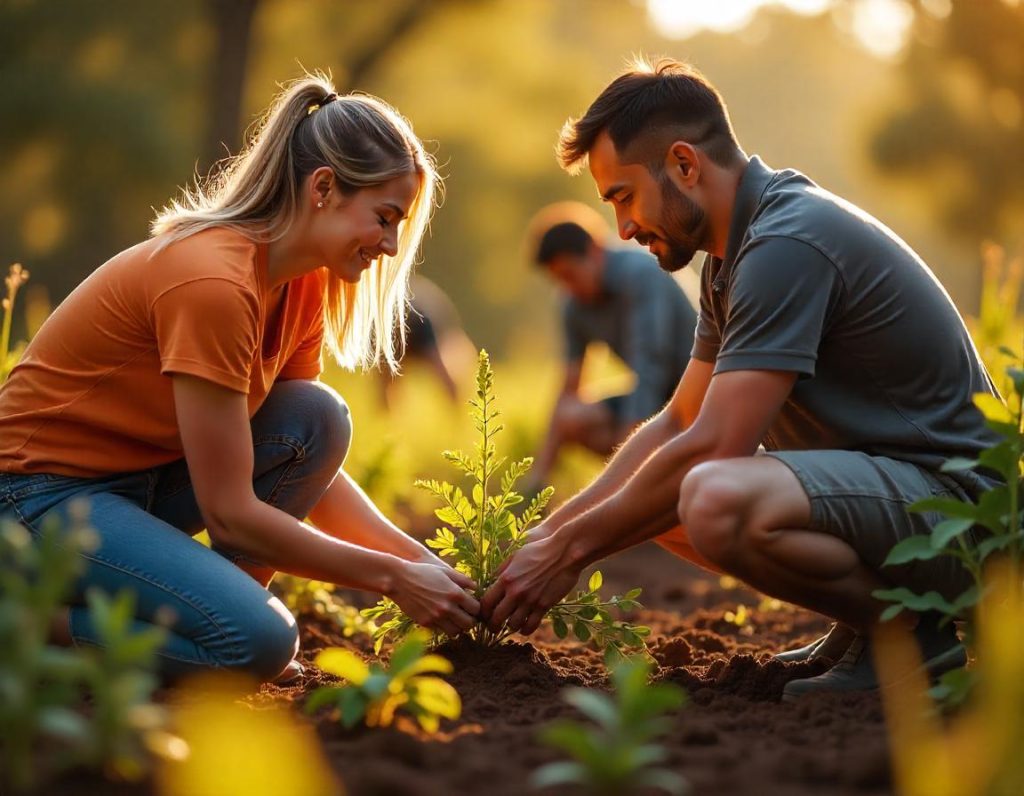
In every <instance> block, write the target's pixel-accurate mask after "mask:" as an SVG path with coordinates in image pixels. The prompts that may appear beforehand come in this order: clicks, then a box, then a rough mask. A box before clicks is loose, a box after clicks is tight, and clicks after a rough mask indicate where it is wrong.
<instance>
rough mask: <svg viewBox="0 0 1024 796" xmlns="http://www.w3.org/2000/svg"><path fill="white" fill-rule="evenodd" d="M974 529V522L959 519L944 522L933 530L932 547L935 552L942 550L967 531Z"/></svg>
mask: <svg viewBox="0 0 1024 796" xmlns="http://www.w3.org/2000/svg"><path fill="white" fill-rule="evenodd" d="M973 527H974V520H972V519H964V518H963V517H957V518H955V519H951V520H943V521H942V522H940V523H939V524H938V525H936V526H935V527H934V528H932V535H931V545H932V547H933V548H934V549H935V550H941V549H942V548H944V547H945V546H946V545H948V544H949V543H950V542H951V541H952V540H953V539H955V538H956V537H957V536H959V535H960V534H962V533H964V532H965V531H969V530H970V529H971V528H973Z"/></svg>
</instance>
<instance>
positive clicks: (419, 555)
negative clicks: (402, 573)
mask: <svg viewBox="0 0 1024 796" xmlns="http://www.w3.org/2000/svg"><path fill="white" fill-rule="evenodd" d="M309 519H310V521H311V522H312V523H313V524H314V525H315V526H316V527H317V528H319V529H320V530H321V531H323V532H324V533H326V534H328V535H329V536H333V537H334V538H335V539H342V540H344V541H347V542H351V543H352V544H356V545H359V546H360V547H366V548H368V549H370V550H378V551H380V552H383V553H390V554H392V555H395V556H398V557H399V558H404V559H406V560H409V561H420V560H424V559H425V558H433V557H434V556H433V554H432V553H431V552H430V551H429V550H428V549H427V548H426V547H424V546H423V545H422V544H420V542H418V541H417V540H416V539H413V538H412V537H411V536H409V535H408V534H406V533H404V532H403V531H402V530H401V529H400V528H398V527H397V526H395V524H394V523H392V522H391V521H390V520H388V518H387V517H385V516H384V515H383V514H382V513H381V512H380V510H379V509H378V508H377V507H376V506H375V505H374V504H373V501H371V500H370V498H369V497H367V495H366V493H365V492H363V490H362V489H360V487H359V485H358V484H356V482H355V481H353V480H352V479H351V478H350V477H349V475H348V474H347V473H346V472H345V471H344V470H340V471H339V472H338V477H337V478H335V479H334V481H333V482H332V483H331V485H330V486H329V487H328V488H327V491H326V492H324V495H323V497H322V498H320V502H319V503H317V504H316V506H314V508H313V510H312V511H310V512H309Z"/></svg>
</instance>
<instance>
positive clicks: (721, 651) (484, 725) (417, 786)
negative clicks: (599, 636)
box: [49, 544, 892, 796]
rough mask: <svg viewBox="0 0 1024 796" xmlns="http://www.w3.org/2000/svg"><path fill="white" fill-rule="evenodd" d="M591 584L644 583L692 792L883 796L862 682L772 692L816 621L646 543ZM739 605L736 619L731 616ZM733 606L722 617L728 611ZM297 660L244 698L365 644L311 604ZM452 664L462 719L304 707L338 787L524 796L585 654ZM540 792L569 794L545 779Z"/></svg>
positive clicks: (660, 675)
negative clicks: (683, 697) (782, 653)
mask: <svg viewBox="0 0 1024 796" xmlns="http://www.w3.org/2000/svg"><path fill="white" fill-rule="evenodd" d="M600 569H601V570H602V572H603V574H604V586H603V588H602V592H603V593H605V594H612V593H623V592H625V591H626V590H628V589H630V588H633V587H635V586H641V587H643V590H644V591H643V594H642V596H641V597H640V600H641V602H643V604H644V608H643V609H640V610H638V611H636V612H635V614H634V615H633V617H632V619H633V621H636V622H639V623H641V624H645V625H648V626H650V627H651V631H652V632H651V636H650V639H649V649H650V651H651V653H652V655H653V657H654V659H655V660H656V662H657V664H658V669H657V671H656V673H655V677H656V679H658V680H665V681H669V682H673V683H677V684H679V685H681V686H683V687H684V688H685V690H686V691H687V694H688V700H687V703H686V705H685V706H684V707H683V709H682V710H680V711H679V713H678V715H677V716H676V718H675V726H674V728H673V730H672V732H671V733H670V734H669V735H667V736H666V737H665V739H664V741H663V743H664V745H665V746H666V748H667V749H668V751H669V758H668V761H667V764H666V765H667V766H668V767H670V768H672V769H673V770H675V771H676V772H678V773H679V774H681V775H683V776H684V777H685V778H686V779H687V780H688V782H689V783H690V785H691V787H692V790H691V792H692V793H693V794H716V795H717V796H747V794H758V796H761V795H763V796H769V795H772V796H812V794H813V795H814V796H820V795H821V794H836V795H837V796H838V795H839V794H844V795H845V794H859V795H862V796H869V795H870V796H875V795H876V794H889V793H892V783H891V777H890V767H889V766H890V764H889V753H888V747H887V742H886V732H885V725H884V720H883V715H882V707H881V703H880V701H879V698H878V697H877V696H876V695H822V696H817V695H816V696H809V697H804V698H803V699H801V700H800V701H798V702H795V703H789V702H782V701H781V696H782V689H783V686H784V685H785V683H786V682H787V681H789V680H791V679H794V678H798V677H807V676H812V675H814V674H817V673H818V672H820V671H822V670H823V669H822V666H821V665H820V664H817V665H815V664H810V665H809V664H782V663H779V662H777V661H773V660H772V659H771V656H772V653H773V652H777V651H779V650H781V649H785V648H788V647H792V646H799V645H800V644H801V643H803V642H806V641H808V640H810V639H813V638H814V637H816V636H818V635H820V634H821V633H822V632H823V631H824V630H825V629H827V626H828V625H827V622H826V621H825V620H824V619H823V618H822V617H820V616H817V615H814V614H811V613H809V612H806V611H801V610H797V609H794V608H792V607H791V606H788V605H785V604H782V603H779V602H778V601H774V600H767V599H765V598H764V597H762V596H761V595H758V594H756V593H754V592H752V591H749V590H747V589H745V588H742V587H740V586H738V585H735V584H734V583H731V582H729V581H728V579H725V580H721V579H719V578H718V577H716V576H711V575H708V574H707V573H703V572H700V571H698V570H697V569H695V568H693V567H691V566H689V565H687V564H685V563H684V562H681V561H680V560H679V559H676V558H674V557H673V556H671V555H669V554H668V553H666V552H664V551H662V550H661V549H660V548H658V547H656V546H655V545H653V544H650V545H644V546H641V547H638V548H635V549H633V550H631V551H627V552H626V553H623V554H620V555H619V556H617V557H615V558H613V559H610V560H608V561H605V562H603V563H602V565H601V567H600ZM740 605H743V606H745V607H746V616H745V618H744V619H743V621H742V623H739V622H737V621H736V617H735V613H736V612H737V609H738V607H739V606H740ZM727 612H732V613H733V614H734V616H733V621H729V620H728V619H727V618H726V614H727ZM300 625H301V627H302V644H303V648H302V653H301V660H302V661H303V662H304V663H305V664H306V672H305V674H304V675H303V677H302V678H301V680H300V681H298V682H297V683H295V684H293V685H290V686H288V687H279V686H271V685H268V686H264V687H263V689H262V690H261V691H260V693H259V694H257V695H254V696H253V697H251V698H250V701H251V702H252V703H253V704H254V706H266V705H267V704H268V703H277V702H281V703H296V704H295V707H296V708H298V707H299V705H298V703H301V702H302V701H303V700H304V698H305V696H306V695H307V694H308V693H309V692H310V691H311V690H312V689H314V688H316V687H317V686H318V685H321V684H325V683H332V682H334V680H333V678H332V677H330V676H329V675H325V674H324V673H322V672H320V671H319V670H317V669H316V667H315V666H313V664H312V661H313V658H314V657H315V656H316V653H317V652H318V651H319V650H321V649H323V648H324V647H328V646H340V647H345V648H348V649H352V650H354V651H356V652H358V653H360V654H361V655H363V656H364V657H367V658H369V657H370V656H371V651H370V649H371V644H370V641H369V640H368V639H367V638H365V637H361V638H353V639H345V638H343V637H342V635H341V633H340V632H339V629H338V628H337V627H336V626H333V625H331V624H330V623H329V622H327V621H325V620H322V619H318V618H316V617H306V618H304V619H303V620H302V621H301V622H300ZM440 652H441V654H443V655H445V656H446V657H448V658H449V659H450V660H451V661H452V663H453V664H454V667H455V671H454V673H453V674H452V675H451V676H450V678H449V679H450V681H451V683H452V684H453V685H454V686H455V688H456V689H457V691H458V692H459V694H460V696H461V698H462V702H463V711H462V717H461V718H460V719H459V720H458V721H456V722H445V723H444V724H443V725H442V729H441V732H440V733H438V734H437V735H435V736H427V735H425V734H424V733H423V732H422V731H420V730H419V728H418V727H417V726H416V725H415V724H413V723H412V722H410V721H402V722H400V723H398V724H397V725H396V726H392V727H390V728H386V729H366V728H357V729H354V730H346V729H344V728H343V727H342V726H341V724H340V723H339V722H338V721H337V720H336V717H333V716H332V715H331V714H330V712H329V711H326V710H325V711H321V712H320V713H319V714H317V715H315V716H313V717H312V718H310V719H309V720H310V721H312V722H314V723H315V727H316V730H317V733H318V735H319V737H320V739H321V741H322V743H323V747H324V750H325V753H326V755H327V758H328V760H329V762H330V764H331V766H332V768H333V769H334V770H335V771H336V772H337V774H338V776H339V778H340V780H341V781H342V782H343V783H344V785H345V788H346V790H347V792H348V793H349V794H351V796H451V794H460V795H466V796H473V794H486V796H522V795H523V794H527V793H530V792H535V791H531V787H530V785H529V782H528V780H529V776H530V774H531V772H533V771H534V770H535V769H536V768H537V767H539V766H541V765H543V764H544V763H548V762H551V761H553V760H555V759H557V755H556V753H555V752H553V751H551V750H550V749H548V748H547V747H545V746H544V745H542V744H541V743H540V742H539V741H538V739H537V734H538V731H539V729H540V728H541V727H542V726H543V725H544V724H545V723H546V722H549V721H551V720H552V719H557V718H563V717H572V718H578V714H576V713H575V711H574V709H573V708H571V707H570V706H568V705H567V704H566V703H565V702H563V701H562V700H561V699H560V696H559V692H560V691H561V690H562V689H563V688H566V687H568V686H581V685H582V686H593V687H598V688H605V687H607V685H608V673H607V670H606V669H605V667H604V665H603V663H602V658H601V655H600V653H599V652H598V651H596V650H593V649H591V648H589V647H588V646H586V645H584V644H582V643H580V642H577V641H575V640H571V639H566V640H559V639H557V638H556V637H555V635H554V634H553V633H552V632H551V631H550V629H547V628H541V630H539V631H538V632H537V633H536V634H534V636H532V637H531V638H530V639H528V640H527V639H517V640H513V641H511V642H510V643H507V644H505V645H502V646H501V647H499V648H495V649H480V648H477V647H475V646H474V645H471V644H467V643H464V642H453V643H450V644H448V645H446V646H445V647H442V648H441V650H440ZM57 788H58V789H57V790H50V791H49V792H52V793H68V794H78V793H87V792H88V793H119V794H120V793H125V794H127V793H132V794H142V793H150V792H151V788H150V787H149V786H148V785H145V784H143V785H141V786H139V785H136V786H132V787H130V788H120V787H118V788H116V789H115V788H114V787H113V786H105V785H101V784H100V783H98V782H95V781H94V782H93V783H92V784H91V785H90V783H89V782H88V781H85V780H82V779H78V778H76V780H75V781H74V782H71V781H68V780H64V781H63V782H62V783H58V785H57ZM541 793H544V794H558V793H564V794H581V793H583V791H582V790H581V789H572V788H561V789H558V788H548V789H545V790H544V791H542V792H541Z"/></svg>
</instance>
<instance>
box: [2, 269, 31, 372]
mask: <svg viewBox="0 0 1024 796" xmlns="http://www.w3.org/2000/svg"><path fill="white" fill-rule="evenodd" d="M28 277H29V273H28V270H27V269H25V268H23V267H22V266H21V264H20V263H15V264H14V265H12V266H11V267H10V269H9V270H8V272H7V276H6V277H4V286H5V288H6V290H7V295H6V296H4V298H3V299H2V300H0V306H2V307H3V311H4V317H3V323H2V325H0V384H3V383H4V382H5V381H7V376H8V374H10V372H11V371H12V370H14V366H15V365H17V364H18V360H19V359H21V353H22V348H23V347H21V346H19V347H18V348H16V349H15V350H14V351H11V323H12V321H13V320H14V299H15V297H16V296H17V295H18V289H19V288H20V287H21V286H22V285H24V284H25V283H26V282H27V281H28Z"/></svg>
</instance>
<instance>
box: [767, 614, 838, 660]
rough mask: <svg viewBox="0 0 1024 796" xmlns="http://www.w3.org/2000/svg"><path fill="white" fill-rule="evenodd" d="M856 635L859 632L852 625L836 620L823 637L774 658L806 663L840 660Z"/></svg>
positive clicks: (778, 654) (773, 657)
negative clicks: (821, 660) (820, 660)
mask: <svg viewBox="0 0 1024 796" xmlns="http://www.w3.org/2000/svg"><path fill="white" fill-rule="evenodd" d="M856 637H857V632H856V631H855V630H854V629H853V628H852V627H849V626H848V625H844V624H841V623H839V622H836V623H835V624H833V625H832V627H831V628H829V631H828V633H826V634H825V635H824V636H822V637H821V638H816V639H815V640H814V641H812V642H811V643H810V644H806V645H804V646H803V647H799V648H798V649H795V650H786V651H785V652H780V653H777V654H776V655H773V656H772V659H773V660H776V661H781V662H782V663H806V662H807V661H816V660H819V659H827V660H830V661H838V660H839V659H840V658H842V657H843V653H845V652H846V650H847V649H849V647H850V644H851V643H852V642H853V640H854V639H855V638H856Z"/></svg>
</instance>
